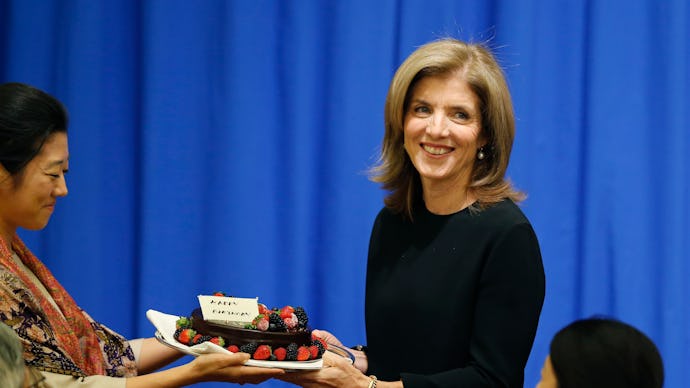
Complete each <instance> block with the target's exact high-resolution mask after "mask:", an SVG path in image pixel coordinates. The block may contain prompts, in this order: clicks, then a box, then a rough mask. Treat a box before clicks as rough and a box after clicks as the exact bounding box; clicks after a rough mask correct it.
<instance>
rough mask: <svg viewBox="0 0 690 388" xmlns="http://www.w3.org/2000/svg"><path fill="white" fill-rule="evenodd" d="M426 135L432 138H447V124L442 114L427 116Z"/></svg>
mask: <svg viewBox="0 0 690 388" xmlns="http://www.w3.org/2000/svg"><path fill="white" fill-rule="evenodd" d="M426 133H427V134H429V135H430V136H433V137H440V136H448V123H447V122H446V118H445V117H444V116H443V115H442V114H433V115H431V116H429V122H428V123H427V125H426Z"/></svg>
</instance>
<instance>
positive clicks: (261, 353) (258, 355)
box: [252, 345, 271, 360]
mask: <svg viewBox="0 0 690 388" xmlns="http://www.w3.org/2000/svg"><path fill="white" fill-rule="evenodd" d="M252 358H253V359H255V360H268V359H269V358H271V347H270V346H268V345H259V347H257V348H256V350H255V351H254V354H253V355H252Z"/></svg>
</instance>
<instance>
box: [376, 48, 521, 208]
mask: <svg viewBox="0 0 690 388" xmlns="http://www.w3.org/2000/svg"><path fill="white" fill-rule="evenodd" d="M455 71H461V73H462V75H463V77H464V79H465V81H467V83H468V84H469V86H470V88H471V89H472V91H473V92H474V93H475V94H476V95H477V99H478V102H479V106H478V107H477V108H478V109H479V111H480V112H481V123H482V127H481V130H480V134H479V138H481V139H484V140H485V141H486V146H484V150H483V152H484V154H485V156H486V157H485V158H484V159H482V160H477V159H475V163H474V166H473V171H472V178H471V182H470V185H469V189H470V190H471V191H472V193H473V194H474V195H475V196H476V198H477V203H478V205H479V207H480V208H484V207H486V206H489V205H491V204H494V203H497V202H500V201H501V200H503V199H505V198H509V199H511V200H513V201H516V202H519V201H521V200H522V199H524V194H523V193H521V192H519V191H517V190H516V189H515V188H513V186H512V185H511V183H510V182H509V181H508V180H507V179H506V178H505V173H506V170H507V168H508V162H509V160H510V151H511V149H512V146H513V139H514V137H515V117H514V114H513V104H512V101H511V97H510V91H509V90H508V85H507V83H506V80H505V76H504V74H503V71H502V70H501V67H500V66H499V65H498V63H497V61H496V59H495V58H494V56H493V55H492V53H491V51H490V50H489V49H488V48H487V47H485V46H483V45H482V44H470V43H465V42H461V41H459V40H456V39H450V38H446V39H441V40H437V41H434V42H430V43H427V44H425V45H423V46H421V47H419V48H418V49H417V50H415V51H414V52H413V53H412V54H411V55H410V56H409V57H407V59H405V61H404V62H403V63H402V65H400V67H399V68H398V70H397V71H396V73H395V75H394V76H393V80H392V81H391V84H390V87H389V89H388V95H387V96H386V105H385V110H384V119H385V133H384V137H383V143H382V146H381V155H380V157H379V161H378V164H377V165H376V166H374V167H373V168H372V169H371V170H370V179H371V180H372V181H374V182H378V183H381V185H382V188H383V189H384V190H388V191H389V194H388V195H387V196H386V198H385V199H384V204H385V205H386V207H388V208H390V209H391V210H393V211H394V212H396V213H401V212H404V213H405V215H406V216H408V217H409V218H412V213H413V209H414V207H415V205H416V204H417V203H418V202H419V201H420V200H421V196H422V187H421V180H420V177H419V173H418V172H417V170H416V169H415V168H414V166H413V165H412V161H411V160H410V158H409V156H408V155H407V152H405V149H404V146H403V144H404V135H403V120H404V117H405V112H406V110H407V107H408V100H409V98H410V94H411V91H412V90H413V88H414V86H415V85H416V83H417V82H418V81H419V80H420V79H422V78H424V77H431V76H442V75H447V74H451V73H453V72H455Z"/></svg>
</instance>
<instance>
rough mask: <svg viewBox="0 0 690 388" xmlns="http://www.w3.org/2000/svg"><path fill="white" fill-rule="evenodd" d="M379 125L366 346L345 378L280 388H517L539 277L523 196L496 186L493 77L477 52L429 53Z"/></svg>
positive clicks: (502, 104) (500, 170)
mask: <svg viewBox="0 0 690 388" xmlns="http://www.w3.org/2000/svg"><path fill="white" fill-rule="evenodd" d="M385 124H386V127H385V134H384V139H383V146H382V154H381V157H380V163H379V164H378V165H377V166H375V167H374V168H373V176H372V179H373V180H374V181H376V182H379V183H381V184H382V185H383V188H384V189H386V190H388V191H389V193H388V196H387V197H386V198H385V200H384V204H385V207H384V208H383V209H381V211H380V212H379V214H378V216H377V218H376V220H375V221H374V226H373V229H372V232H371V238H370V243H369V258H368V264H367V280H366V298H365V315H366V329H367V341H368V343H367V345H368V346H366V347H364V346H358V347H356V349H358V350H355V355H356V361H355V365H354V366H351V365H345V364H343V363H336V364H334V367H333V368H326V369H325V370H322V371H318V372H309V373H294V374H287V375H285V376H284V377H282V378H284V379H287V380H290V381H292V382H295V383H297V384H300V385H302V386H304V387H319V386H330V387H367V386H368V387H369V388H371V387H377V388H396V387H397V388H399V387H405V388H417V387H419V388H421V387H431V386H433V387H440V388H445V387H448V388H451V387H469V386H471V387H522V386H523V383H524V373H523V370H524V368H525V364H526V362H527V358H528V356H529V354H530V350H531V348H532V342H533V340H534V336H535V333H536V329H537V323H538V321H539V315H540V312H541V307H542V303H543V301H544V268H543V266H542V261H541V253H540V249H539V243H538V241H537V237H536V235H535V233H534V230H533V229H532V226H531V224H530V222H529V220H527V218H526V217H525V215H524V214H523V213H522V211H521V210H520V208H519V207H518V206H517V205H516V203H515V202H517V201H519V200H520V199H521V198H522V197H523V195H522V194H521V193H520V192H518V191H517V190H515V189H514V188H513V187H512V185H511V184H510V182H508V180H507V179H506V177H505V173H506V169H507V167H508V160H509V157H510V151H511V147H512V143H513V137H514V131H515V124H514V118H513V111H512V103H511V100H510V94H509V92H508V87H507V85H506V82H505V79H504V76H503V72H502V71H501V69H500V67H499V66H498V64H497V63H496V61H495V59H494V57H493V56H492V54H491V52H490V51H489V50H488V49H487V48H486V47H484V46H482V45H477V44H467V43H464V42H460V41H457V40H453V39H444V40H440V41H435V42H431V43H428V44H426V45H424V46H422V47H420V48H419V49H417V50H416V51H415V52H413V53H412V55H410V57H408V58H407V59H406V60H405V61H404V62H403V63H402V65H401V66H400V67H399V68H398V70H397V72H396V73H395V76H394V77H393V80H392V81H391V85H390V87H389V91H388V97H387V100H386V107H385ZM317 335H319V336H321V337H323V338H325V339H327V340H329V341H330V342H334V343H336V344H340V341H338V340H337V338H335V337H334V336H333V335H332V334H330V333H328V332H317ZM367 375H369V376H367Z"/></svg>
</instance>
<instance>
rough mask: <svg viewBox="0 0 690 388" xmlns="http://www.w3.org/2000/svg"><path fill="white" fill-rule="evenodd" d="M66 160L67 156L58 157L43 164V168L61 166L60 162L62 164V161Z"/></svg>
mask: <svg viewBox="0 0 690 388" xmlns="http://www.w3.org/2000/svg"><path fill="white" fill-rule="evenodd" d="M68 160H69V158H67V159H60V160H53V161H52V162H50V163H48V164H47V165H46V166H45V168H46V169H48V168H51V167H55V166H61V165H62V164H64V163H65V162H66V161H68Z"/></svg>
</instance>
